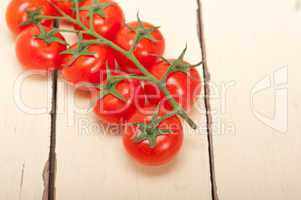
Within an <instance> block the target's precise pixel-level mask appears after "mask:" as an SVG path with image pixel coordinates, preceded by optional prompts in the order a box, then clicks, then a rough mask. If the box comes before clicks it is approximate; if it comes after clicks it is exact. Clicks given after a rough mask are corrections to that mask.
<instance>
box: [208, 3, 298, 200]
mask: <svg viewBox="0 0 301 200" xmlns="http://www.w3.org/2000/svg"><path fill="white" fill-rule="evenodd" d="M295 2H296V1H287V0H277V1H273V0H267V1H249V0H230V1H218V0H203V5H204V9H203V11H204V20H205V30H206V31H205V35H206V42H207V59H208V65H209V68H210V72H211V75H212V77H211V80H212V83H211V85H212V89H211V90H212V91H215V92H213V93H212V96H211V103H212V109H213V112H212V115H213V127H214V129H213V132H214V134H215V135H214V149H215V159H216V176H217V186H218V191H219V196H220V199H225V200H238V199H245V200H253V199H257V200H263V199H275V200H282V199H294V200H297V199H300V198H301V192H300V190H299V186H300V183H301V176H300V173H299V170H300V168H301V155H300V150H301V142H300V141H301V136H300V128H301V127H300V122H299V121H300V120H299V119H298V118H299V115H300V97H301V92H300V88H299V85H300V84H299V82H300V81H298V80H299V78H298V76H299V73H300V65H301V60H300V52H301V40H300V33H301V27H300V20H301V18H300V15H299V12H298V9H296V7H295V5H296V4H295Z"/></svg>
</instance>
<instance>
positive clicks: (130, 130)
mask: <svg viewBox="0 0 301 200" xmlns="http://www.w3.org/2000/svg"><path fill="white" fill-rule="evenodd" d="M162 114H163V113H161V115H159V116H162ZM151 117H152V113H149V112H148V111H147V112H146V113H144V112H141V111H140V112H136V113H135V114H134V115H133V116H132V117H131V119H130V120H129V123H137V122H144V123H148V122H149V121H150V120H151ZM158 128H160V129H165V130H166V129H168V130H170V132H169V133H166V134H163V135H158V136H157V137H156V144H155V146H154V147H151V145H150V142H149V140H147V139H146V140H143V141H141V142H137V141H135V140H134V138H135V137H136V136H138V135H139V134H141V130H140V129H139V128H138V127H136V126H131V125H128V126H127V127H126V128H125V129H124V134H123V144H124V146H125V149H126V150H127V152H128V153H129V154H130V155H131V156H132V157H133V158H134V159H135V160H137V161H138V162H140V163H142V164H144V165H162V164H165V163H167V162H169V161H170V160H172V159H173V158H174V157H175V156H176V154H177V153H178V152H179V150H180V148H181V146H182V143H183V128H182V124H181V121H180V120H179V118H178V117H177V116H172V117H170V118H167V119H165V120H164V121H162V122H161V123H160V124H159V126H158ZM152 133H153V132H151V131H150V133H149V134H152Z"/></svg>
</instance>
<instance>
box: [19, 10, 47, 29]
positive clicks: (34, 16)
mask: <svg viewBox="0 0 301 200" xmlns="http://www.w3.org/2000/svg"><path fill="white" fill-rule="evenodd" d="M26 14H27V20H26V21H25V22H22V23H21V26H27V25H30V24H36V25H38V24H40V23H41V21H42V20H43V19H42V18H41V14H42V8H37V9H35V10H26Z"/></svg>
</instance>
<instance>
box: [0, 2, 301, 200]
mask: <svg viewBox="0 0 301 200" xmlns="http://www.w3.org/2000/svg"><path fill="white" fill-rule="evenodd" d="M8 2H9V0H2V1H1V3H0V12H1V13H5V9H6V6H7V4H8ZM119 2H120V4H121V6H122V7H123V8H124V11H125V14H126V16H127V17H128V21H131V20H134V19H135V16H136V13H137V11H138V10H139V12H140V15H141V17H142V18H143V19H144V20H146V21H151V22H152V23H154V24H157V25H160V26H161V27H162V32H163V34H164V35H165V37H166V42H167V50H166V57H170V58H172V57H176V56H177V55H178V54H179V53H180V51H181V50H182V49H183V48H184V47H185V44H186V43H187V44H188V48H189V49H188V54H187V57H186V58H187V60H189V61H190V62H197V61H199V60H201V59H202V51H201V48H200V42H199V33H198V30H199V28H200V27H199V26H198V18H199V15H198V14H197V9H198V4H197V1H196V0H187V1H183V0H182V1H171V0H165V1H162V0H161V1H160V0H153V1H148V0H130V1H121V0H120V1H119ZM202 16H203V24H204V25H203V27H204V29H203V30H202V31H203V35H204V40H205V42H206V53H207V64H208V70H209V72H210V74H211V76H210V77H211V81H210V83H208V85H207V87H208V89H210V98H209V100H210V104H211V112H210V113H209V115H210V116H211V117H212V127H211V132H212V138H213V143H212V145H209V142H208V138H210V137H207V136H208V135H207V133H208V132H207V121H206V108H205V101H204V90H203V96H202V97H201V98H200V99H199V102H198V104H197V106H196V107H197V108H196V109H195V111H194V112H193V113H192V114H191V115H192V116H193V118H194V119H195V120H196V121H197V123H198V125H199V129H198V130H197V131H191V129H189V128H188V127H186V129H185V133H186V137H185V141H184V147H183V150H182V151H181V153H180V154H179V156H178V158H177V159H176V160H175V161H174V162H172V163H170V164H169V165H167V166H163V167H158V168H149V167H144V166H141V165H138V164H136V163H135V162H133V161H132V160H131V159H130V158H128V156H127V155H126V153H125V152H124V151H123V147H122V144H121V139H120V137H119V136H112V135H108V134H106V133H105V132H104V131H103V129H102V127H101V125H100V124H99V123H98V122H97V120H96V119H95V117H94V116H93V113H91V112H88V111H87V107H88V106H89V100H88V98H87V96H85V95H83V94H82V93H79V92H76V91H74V89H73V88H72V87H70V86H69V85H68V84H66V83H65V82H63V80H61V78H60V77H59V79H58V85H57V86H58V89H57V93H58V95H57V98H56V99H55V103H56V104H57V105H58V107H57V111H56V114H55V117H56V126H55V128H54V129H51V115H50V112H51V107H52V105H53V104H52V103H53V102H52V98H53V96H52V95H53V88H52V85H53V83H52V79H51V75H49V76H48V77H47V75H45V76H41V75H30V74H26V73H24V72H23V71H22V69H21V67H20V66H19V64H18V62H17V61H16V58H15V54H14V40H13V39H12V38H11V36H10V34H9V32H8V30H7V28H6V25H5V22H4V18H3V16H2V17H1V18H0V27H1V29H0V63H1V67H0V74H1V79H0V82H1V86H0V87H1V94H0V95H1V99H0V102H1V104H0V111H1V114H0V130H1V134H0V148H1V151H0V199H1V200H20V199H22V200H36V199H42V198H43V199H48V192H50V193H51V194H55V196H56V199H58V200H65V199H72V200H86V199H87V200H88V199H89V200H99V199H113V200H126V199H131V200H139V199H141V200H148V199H149V200H151V199H158V200H166V199H179V200H197V199H204V200H209V199H214V200H215V199H217V196H216V195H213V194H217V195H218V198H219V199H225V200H240V199H244V200H248V199H250V200H254V199H256V200H264V199H274V200H283V199H290V200H298V199H300V198H301V191H300V189H299V187H300V185H301V175H300V174H299V169H301V136H300V134H301V131H300V130H301V125H300V124H301V123H300V119H299V115H300V114H301V113H300V109H301V103H300V100H301V89H300V88H299V83H300V81H298V80H299V77H298V76H299V74H298V72H299V73H300V72H301V71H300V69H299V68H300V66H301V57H300V53H301V37H300V35H301V26H300V22H301V2H298V0H276V1H275V0H265V1H261V0H252V1H251V0H230V1H221V0H202ZM203 53H204V52H203ZM200 72H201V73H203V70H202V69H200ZM207 78H208V77H207ZM207 109H208V107H207ZM207 111H208V110H207ZM53 116H54V115H53ZM53 116H52V117H53ZM51 134H52V138H54V137H53V136H56V138H54V139H55V142H56V145H54V143H51V140H50V138H51V137H50V136H51ZM211 142H212V141H211ZM50 145H52V147H53V149H54V147H55V149H54V150H55V151H56V156H57V157H56V168H54V169H55V173H56V176H55V190H53V189H51V190H50V191H48V189H49V186H48V178H49V176H52V175H49V173H48V170H49V166H48V164H47V163H48V159H49V151H50ZM208 149H210V150H212V152H213V153H214V156H213V155H212V154H209V150H208ZM212 161H215V163H214V164H215V165H214V166H213V165H212V163H213V162H212ZM210 163H211V164H210ZM52 178H53V176H52ZM51 180H52V179H51ZM214 182H216V186H215V187H213V186H212V185H213V183H214ZM43 196H44V197H43Z"/></svg>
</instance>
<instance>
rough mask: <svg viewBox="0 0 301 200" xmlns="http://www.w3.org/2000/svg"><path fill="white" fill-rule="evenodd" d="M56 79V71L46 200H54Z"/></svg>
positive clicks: (54, 75)
mask: <svg viewBox="0 0 301 200" xmlns="http://www.w3.org/2000/svg"><path fill="white" fill-rule="evenodd" d="M57 79H58V71H57V70H55V71H54V72H53V73H52V99H51V113H50V116H51V128H50V149H49V159H48V185H46V187H47V188H45V189H46V190H47V196H48V200H55V176H56V117H57V113H56V111H57Z"/></svg>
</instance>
